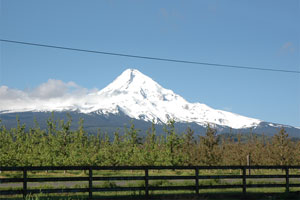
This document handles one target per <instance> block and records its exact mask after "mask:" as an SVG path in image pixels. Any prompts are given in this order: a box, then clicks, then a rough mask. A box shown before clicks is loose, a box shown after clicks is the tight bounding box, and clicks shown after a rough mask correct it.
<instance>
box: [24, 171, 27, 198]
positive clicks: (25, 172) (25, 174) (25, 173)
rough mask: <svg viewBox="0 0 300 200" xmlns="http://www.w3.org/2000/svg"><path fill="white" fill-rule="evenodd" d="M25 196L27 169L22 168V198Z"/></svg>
mask: <svg viewBox="0 0 300 200" xmlns="http://www.w3.org/2000/svg"><path fill="white" fill-rule="evenodd" d="M26 196H27V169H26V167H24V168H23V199H25V198H26Z"/></svg>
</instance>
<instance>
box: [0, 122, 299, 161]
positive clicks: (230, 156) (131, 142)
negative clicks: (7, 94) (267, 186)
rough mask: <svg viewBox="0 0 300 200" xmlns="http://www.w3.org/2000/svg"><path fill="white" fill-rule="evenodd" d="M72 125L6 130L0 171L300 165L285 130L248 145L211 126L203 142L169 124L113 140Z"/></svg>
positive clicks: (0, 140) (1, 134) (0, 133)
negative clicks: (11, 168) (222, 135)
mask: <svg viewBox="0 0 300 200" xmlns="http://www.w3.org/2000/svg"><path fill="white" fill-rule="evenodd" d="M71 122H72V120H71V117H70V116H69V119H68V120H67V121H64V120H60V121H58V120H55V119H54V117H53V116H52V117H50V118H49V119H48V120H47V129H46V130H41V129H40V127H39V125H38V124H37V123H35V127H33V128H30V129H29V130H28V131H26V130H27V129H26V127H25V125H24V124H23V125H22V124H21V123H20V121H19V120H18V119H17V127H16V128H12V129H10V130H8V129H6V128H5V126H4V125H3V124H1V125H0V166H62V165H73V166H75V165H100V166H105V165H110V166H119V165H246V163H247V155H250V159H251V164H252V165H300V141H292V140H291V139H290V138H289V137H288V133H286V131H285V130H284V129H280V130H279V131H278V133H277V134H276V135H274V136H273V137H272V138H271V139H270V140H265V139H264V138H263V137H262V138H258V137H257V136H256V135H250V137H249V139H248V140H247V141H246V142H245V141H241V137H240V136H238V140H237V141H235V140H234V139H233V138H231V137H226V138H220V137H218V136H217V134H216V131H215V130H214V129H213V128H211V127H210V126H208V127H207V130H206V133H205V135H204V136H196V134H195V133H194V131H193V130H191V129H190V128H187V129H186V131H185V132H184V133H177V132H176V130H175V127H174V123H175V122H174V121H170V122H169V123H168V125H166V126H165V128H164V130H163V134H157V132H156V129H155V125H154V124H152V127H150V128H149V129H148V131H147V133H146V137H143V138H142V137H140V130H138V129H136V128H135V126H134V124H132V123H131V125H130V127H129V128H126V127H125V128H124V132H125V133H124V134H123V135H121V134H120V131H119V130H116V131H115V133H114V137H113V139H112V140H111V139H109V136H108V135H107V134H105V133H103V132H101V131H100V130H99V131H98V134H97V135H89V134H88V133H87V132H86V131H85V130H84V128H83V120H80V122H79V127H78V129H77V130H71V129H70V127H71ZM197 135H199V134H197Z"/></svg>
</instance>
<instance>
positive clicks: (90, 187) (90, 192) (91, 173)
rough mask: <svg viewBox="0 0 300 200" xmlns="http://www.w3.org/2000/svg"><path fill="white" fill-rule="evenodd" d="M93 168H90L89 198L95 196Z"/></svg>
mask: <svg viewBox="0 0 300 200" xmlns="http://www.w3.org/2000/svg"><path fill="white" fill-rule="evenodd" d="M92 188H93V169H92V168H91V167H90V168H89V199H92V198H93V191H92Z"/></svg>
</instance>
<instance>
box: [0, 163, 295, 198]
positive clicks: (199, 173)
mask: <svg viewBox="0 0 300 200" xmlns="http://www.w3.org/2000/svg"><path fill="white" fill-rule="evenodd" d="M249 169H251V170H252V169H256V170H257V169H259V170H261V169H264V170H270V169H273V170H275V169H277V170H283V171H284V172H285V173H284V174H281V175H278V174H277V175H276V174H275V175H249V174H247V173H246V172H247V170H249ZM291 169H300V166H63V167H62V166H61V167H50V166H48V167H0V171H3V172H4V171H22V172H23V177H22V178H0V197H1V195H15V194H23V196H24V197H26V195H28V194H35V193H44V194H47V193H88V194H89V198H92V197H93V192H111V191H144V194H145V196H146V197H147V196H149V191H158V190H190V191H194V192H195V194H199V190H205V189H226V188H240V189H241V192H242V193H243V194H246V191H247V188H261V187H268V188H275V187H283V188H285V190H286V191H287V192H289V190H290V188H291V187H299V188H300V184H295V183H294V184H291V183H290V179H291V178H300V175H296V174H290V170H291ZM46 170H55V171H57V170H85V171H88V176H86V177H47V178H30V177H28V176H27V172H29V171H46ZM94 170H142V171H144V176H94V175H93V171H94ZM150 170H193V171H194V175H192V176H179V175H178V176H177V175H176V176H150V175H149V171H150ZM201 170H241V172H242V173H241V175H202V174H204V173H202V171H201ZM269 178H281V179H285V183H284V184H282V183H281V184H279V183H268V184H249V183H248V184H247V182H246V180H247V179H269ZM203 179H218V180H221V179H235V180H238V179H240V180H241V183H242V184H226V185H225V184H224V185H222V184H218V185H200V184H199V180H203ZM132 180H140V181H141V180H142V181H144V186H143V187H119V186H116V187H112V188H107V187H93V182H94V181H132ZM150 180H193V181H195V184H194V185H192V186H151V184H149V181H150ZM67 181H68V182H69V181H71V182H77V181H86V182H87V183H88V187H87V188H62V189H58V188H55V189H28V188H27V183H29V182H67ZM3 183H22V184H23V187H22V189H10V190H5V189H4V190H2V189H1V184H3Z"/></svg>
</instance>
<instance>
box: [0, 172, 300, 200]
mask: <svg viewBox="0 0 300 200" xmlns="http://www.w3.org/2000/svg"><path fill="white" fill-rule="evenodd" d="M194 173H195V171H194V170H159V171H158V170H149V175H150V176H164V175H165V176H171V175H176V176H188V175H194ZM240 173H241V172H240V170H200V175H240ZM251 174H253V175H255V174H277V175H278V174H282V175H284V174H285V172H284V171H282V170H252V171H251ZM290 174H300V171H299V170H290ZM0 176H1V178H22V177H23V174H22V173H20V172H2V173H1V174H0ZM82 176H85V177H87V174H86V173H85V172H84V171H71V170H70V171H66V173H63V171H48V172H47V173H46V172H45V171H34V172H28V177H30V178H37V177H82ZM93 176H144V171H142V170H124V171H114V170H102V171H100V170H99V171H98V170H95V171H93ZM266 183H275V181H272V179H270V180H264V179H247V184H266ZM276 183H281V184H284V183H285V180H284V179H281V180H278V181H276ZM290 183H300V181H299V180H297V181H295V180H293V179H291V180H290ZM149 184H150V186H157V187H159V186H192V185H194V184H195V181H194V180H176V181H175V180H149ZM199 184H200V186H201V185H231V184H242V180H241V179H234V180H232V181H228V180H219V179H207V180H199ZM0 186H1V184H0ZM29 186H30V185H29ZM93 186H94V187H101V188H114V187H120V186H121V187H144V186H145V182H144V181H95V182H93ZM87 187H88V184H87V182H78V184H75V185H74V186H73V187H72V188H87ZM40 188H43V189H52V188H66V187H62V186H55V185H54V186H53V185H49V184H47V183H45V184H42V185H41V186H39V187H28V189H40ZM4 189H5V190H7V189H22V188H21V184H20V187H6V188H4V187H0V190H4ZM290 191H291V194H290V195H289V196H292V197H293V198H294V199H299V200H300V188H290ZM297 192H298V193H297ZM194 193H195V192H194V191H182V190H173V191H150V195H167V194H172V195H186V194H189V195H191V194H194ZM200 194H201V195H202V197H203V198H202V199H214V198H215V197H216V198H219V197H220V198H221V199H226V198H227V199H234V198H235V196H239V195H242V189H241V188H238V189H205V190H204V189H203V190H200ZM93 195H94V196H98V197H101V196H102V197H103V196H104V197H108V196H122V195H129V196H130V195H133V196H136V195H144V191H129V192H94V193H93ZM268 195H269V196H268ZM247 196H251V197H250V198H252V197H253V199H256V200H259V199H260V198H261V199H263V198H266V199H285V198H290V197H289V196H288V194H286V193H285V188H247ZM269 197H270V198H269ZM84 198H87V194H82V193H78V194H77V193H75V194H74V193H72V194H37V195H31V196H28V197H27V200H40V199H41V200H42V199H84ZM0 199H11V200H12V199H21V195H13V196H0Z"/></svg>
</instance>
